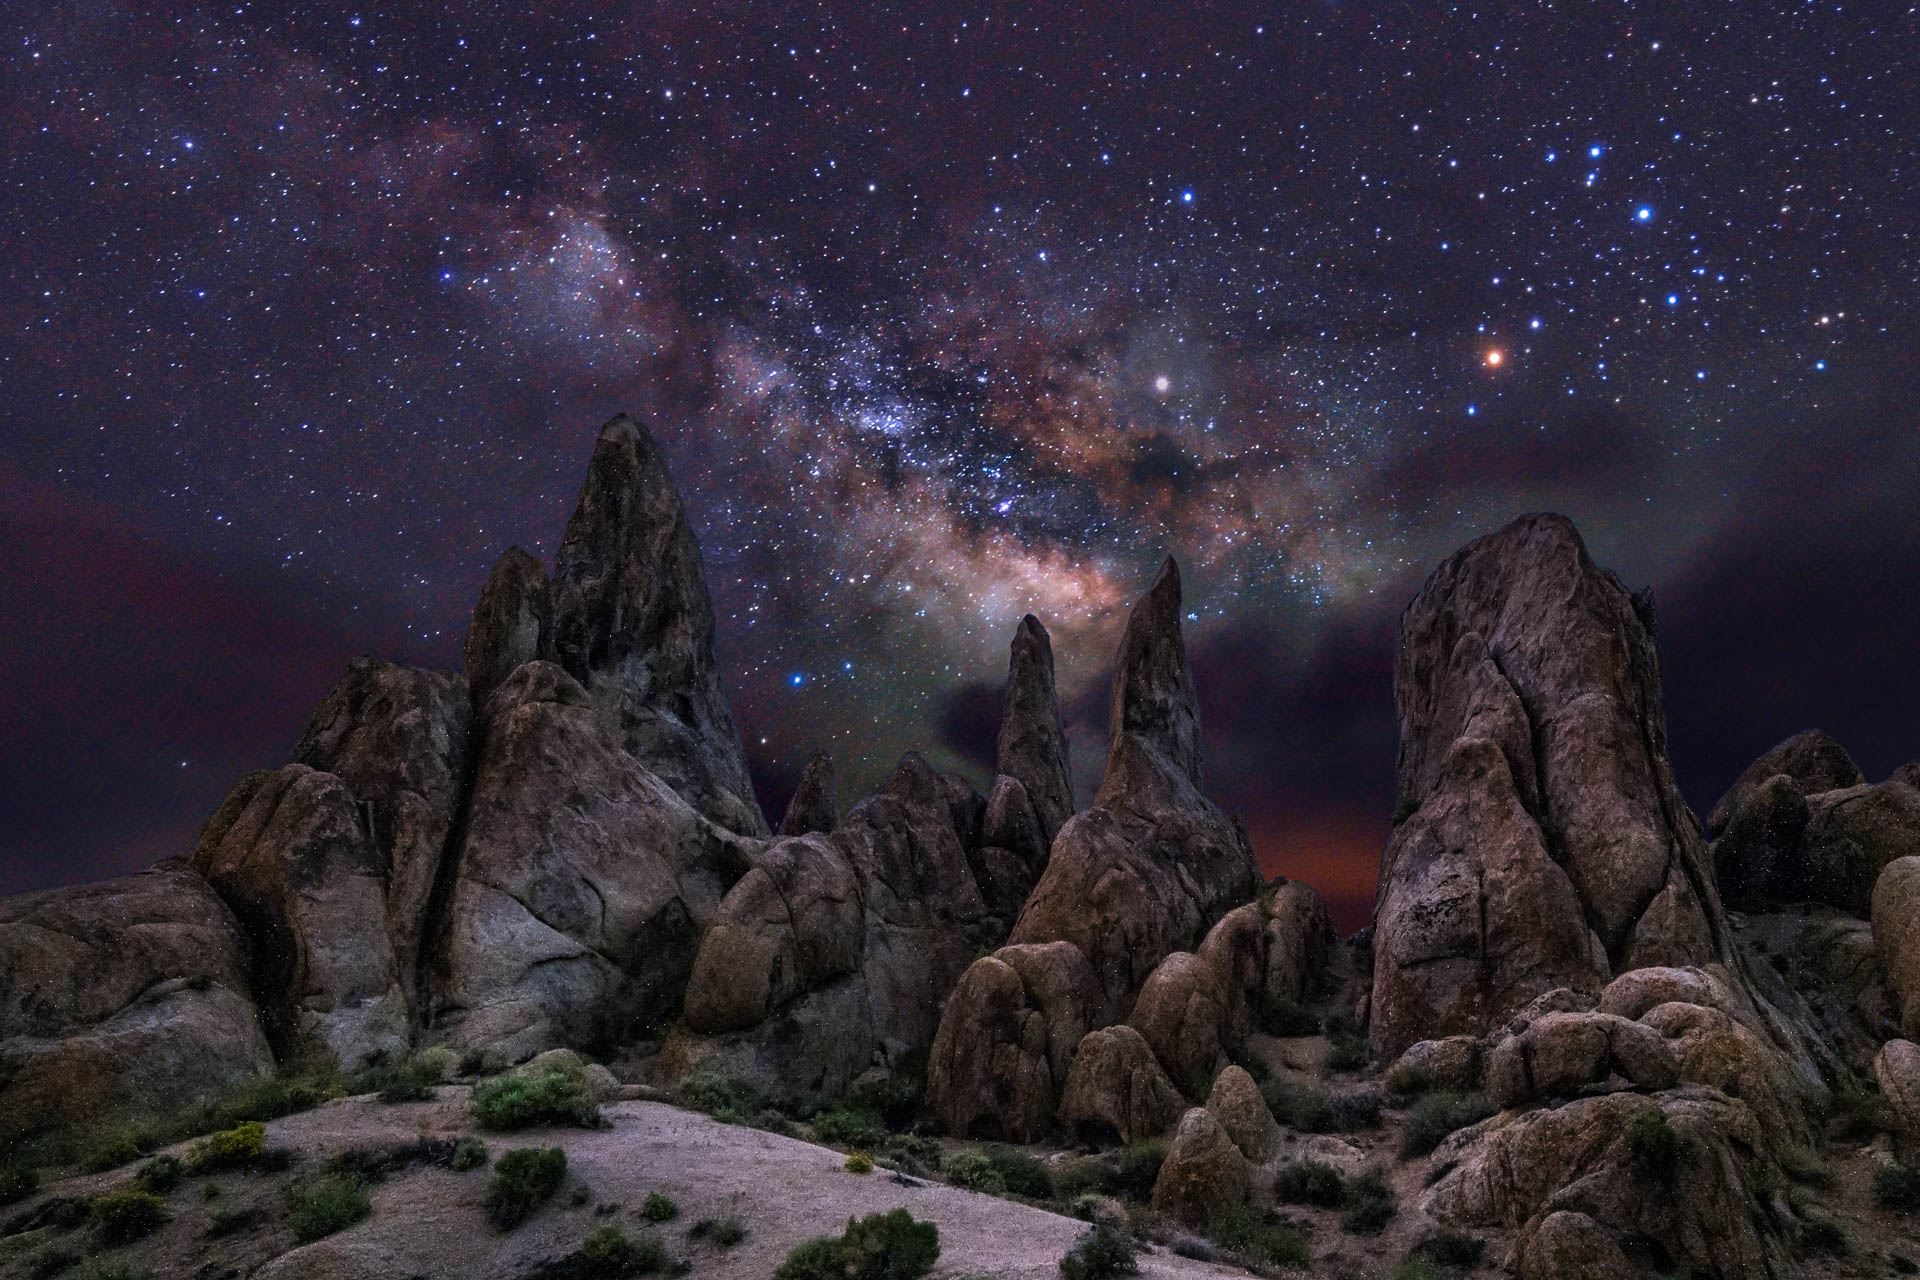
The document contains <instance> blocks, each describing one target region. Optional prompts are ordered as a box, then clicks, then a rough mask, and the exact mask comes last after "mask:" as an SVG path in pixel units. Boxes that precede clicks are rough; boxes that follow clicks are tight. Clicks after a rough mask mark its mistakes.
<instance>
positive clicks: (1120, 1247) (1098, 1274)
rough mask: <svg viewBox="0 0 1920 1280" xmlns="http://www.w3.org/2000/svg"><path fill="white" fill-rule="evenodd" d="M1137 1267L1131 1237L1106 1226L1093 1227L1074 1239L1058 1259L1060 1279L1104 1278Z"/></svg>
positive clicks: (1136, 1270)
mask: <svg viewBox="0 0 1920 1280" xmlns="http://www.w3.org/2000/svg"><path fill="white" fill-rule="evenodd" d="M1139 1270H1140V1263H1139V1261H1138V1260H1137V1259H1136V1258H1135V1256H1134V1248H1133V1241H1131V1240H1129V1239H1127V1237H1126V1236H1124V1235H1122V1234H1121V1233H1120V1232H1118V1231H1115V1230H1114V1229H1113V1228H1112V1227H1109V1226H1096V1227H1094V1228H1093V1229H1092V1230H1091V1231H1089V1232H1087V1233H1086V1234H1085V1235H1083V1236H1081V1237H1080V1238H1079V1239H1078V1240H1076V1241H1074V1243H1073V1248H1071V1249H1069V1250H1067V1252H1066V1253H1065V1254H1064V1255H1063V1256H1062V1257H1061V1259H1060V1275H1061V1277H1062V1280H1105V1277H1108V1276H1120V1275H1133V1274H1134V1273H1136V1272H1138V1271H1139Z"/></svg>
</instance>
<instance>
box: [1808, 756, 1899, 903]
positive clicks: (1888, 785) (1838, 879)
mask: <svg viewBox="0 0 1920 1280" xmlns="http://www.w3.org/2000/svg"><path fill="white" fill-rule="evenodd" d="M1807 808H1808V811H1809V812H1808V819H1807V834H1806V854H1805V857H1806V878H1807V880H1808V881H1809V882H1810V883H1811V884H1813V885H1814V886H1817V888H1818V892H1816V893H1812V894H1809V895H1808V896H1809V897H1811V898H1813V899H1815V900H1816V901H1820V902H1825V903H1827V904H1829V905H1831V906H1835V907H1839V908H1840V909H1841V910H1843V911H1850V912H1852V913H1853V914H1854V915H1857V916H1861V917H1863V918H1864V917H1866V916H1868V915H1870V914H1871V913H1872V910H1873V885H1874V882H1875V881H1876V880H1878V879H1879V877H1880V872H1881V870H1882V869H1884V868H1885V867H1886V865H1887V864H1888V863H1890V862H1892V861H1894V860H1895V859H1897V858H1908V857H1920V791H1915V790H1914V789H1913V788H1912V787H1910V786H1908V785H1907V784H1906V783H1904V782H1882V783H1880V784H1878V785H1876V786H1866V785H1862V786H1858V787H1849V788H1847V789H1846V790H1843V791H1828V792H1823V793H1821V794H1819V795H1814V796H1810V797H1808V800H1807Z"/></svg>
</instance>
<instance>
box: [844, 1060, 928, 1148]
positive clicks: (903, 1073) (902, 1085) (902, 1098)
mask: <svg viewBox="0 0 1920 1280" xmlns="http://www.w3.org/2000/svg"><path fill="white" fill-rule="evenodd" d="M849 1096H850V1097H851V1099H852V1101H853V1103H854V1105H855V1106H857V1107H861V1108H863V1109H865V1110H866V1111H869V1112H871V1113H873V1114H874V1115H877V1116H878V1117H879V1118H880V1122H881V1123H882V1124H883V1125H885V1126H886V1127H887V1128H888V1129H891V1130H893V1131H895V1132H900V1131H904V1130H908V1129H913V1128H916V1127H918V1126H919V1125H920V1124H922V1123H923V1122H924V1121H926V1119H927V1118H928V1117H927V1079H926V1067H925V1059H924V1058H922V1059H920V1060H919V1061H911V1062H905V1063H902V1064H900V1065H897V1066H896V1067H894V1069H893V1070H892V1071H890V1072H889V1073H888V1074H887V1075H885V1076H883V1077H881V1078H880V1079H878V1080H869V1081H867V1082H866V1083H864V1084H860V1085H856V1086H855V1087H854V1089H853V1092H852V1093H851V1095H849Z"/></svg>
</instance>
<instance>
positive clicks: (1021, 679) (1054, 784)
mask: <svg viewBox="0 0 1920 1280" xmlns="http://www.w3.org/2000/svg"><path fill="white" fill-rule="evenodd" d="M997 771H998V772H999V773H1000V774H1002V775H1004V776H1006V777H1009V778H1014V779H1017V780H1018V781H1019V783H1020V785H1021V786H1023V787H1025V788H1026V792H1027V799H1028V800H1030V801H1032V803H1033V812H1034V816H1035V817H1037V818H1039V819H1040V826H1041V829H1042V831H1043V832H1044V833H1045V835H1046V838H1047V840H1048V841H1049V842H1051V841H1052V840H1053V837H1054V836H1055V835H1057V834H1059V831H1060V828H1061V827H1062V826H1063V825H1064V824H1065V823H1066V821H1067V819H1068V818H1071V817H1072V816H1073V768H1072V765H1071V764H1070V763H1069V761H1068V756H1067V734H1066V730H1064V729H1063V728H1061V726H1060V694H1059V690H1058V689H1057V688H1056V687H1055V685H1054V680H1053V644H1052V642H1051V641H1050V640H1049V639H1048V638H1047V629H1046V628H1045V627H1043V626H1041V625H1040V620H1039V619H1038V618H1036V617H1034V616H1033V615H1032V614H1028V615H1027V616H1026V617H1024V618H1022V619H1020V626H1019V627H1018V629H1016V630H1015V631H1014V633H1013V647H1012V656H1011V658H1010V660H1009V661H1008V663H1007V693H1006V699H1005V709H1004V710H1003V711H1002V712H1001V716H1000V746H999V764H998V766H997Z"/></svg>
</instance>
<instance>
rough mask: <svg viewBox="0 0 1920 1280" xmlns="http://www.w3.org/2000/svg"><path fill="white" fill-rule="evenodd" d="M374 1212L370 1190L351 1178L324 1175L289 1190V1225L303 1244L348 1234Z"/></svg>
mask: <svg viewBox="0 0 1920 1280" xmlns="http://www.w3.org/2000/svg"><path fill="white" fill-rule="evenodd" d="M372 1212H373V1204H372V1202H371V1201H369V1200H368V1199H367V1189H366V1186H365V1185H364V1184H363V1183H362V1182H361V1181H360V1179H358V1178H355V1177H353V1176H351V1175H350V1174H344V1173H323V1174H320V1175H318V1176H317V1177H312V1178H304V1179H302V1180H301V1181H299V1182H296V1183H294V1184H293V1185H292V1186H291V1187H288V1188H287V1223H288V1225H289V1226H291V1227H292V1228H293V1238H294V1239H296V1240H298V1241H299V1242H300V1243H301V1244H308V1243H310V1242H312V1241H314V1240H318V1239H320V1238H321V1237H323V1236H330V1235H332V1234H333V1233H334V1232H336V1231H341V1230H344V1229H345V1228H347V1227H350V1226H352V1225H353V1224H354V1223H356V1222H359V1221H361V1220H362V1219H363V1218H365V1217H366V1216H367V1215H368V1214H370V1213H372Z"/></svg>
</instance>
